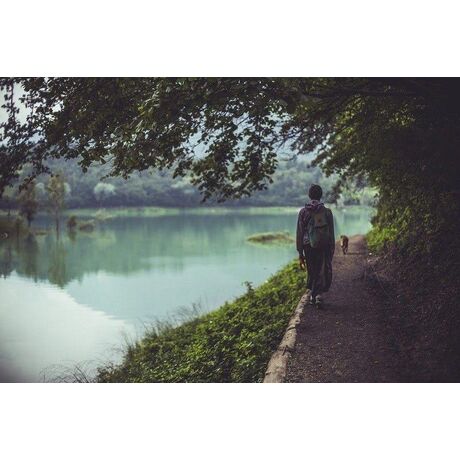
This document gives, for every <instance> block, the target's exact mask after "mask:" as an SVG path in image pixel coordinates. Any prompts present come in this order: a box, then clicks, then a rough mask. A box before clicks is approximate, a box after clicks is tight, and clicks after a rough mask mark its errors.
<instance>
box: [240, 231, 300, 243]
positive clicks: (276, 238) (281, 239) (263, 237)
mask: <svg viewBox="0 0 460 460" xmlns="http://www.w3.org/2000/svg"><path fill="white" fill-rule="evenodd" d="M247 240H248V241H249V242H250V243H257V244H292V243H293V242H294V241H295V240H294V238H292V236H290V235H289V232H268V233H256V234H254V235H251V236H248V238H247Z"/></svg>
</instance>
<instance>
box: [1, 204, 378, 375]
mask: <svg viewBox="0 0 460 460" xmlns="http://www.w3.org/2000/svg"><path fill="white" fill-rule="evenodd" d="M371 212H372V211H371V210H370V209H363V208H360V209H358V208H354V209H346V210H343V211H335V213H334V218H335V225H336V234H337V235H340V234H341V233H345V234H348V235H353V234H356V233H363V232H366V231H367V230H368V229H369V227H370V224H369V218H370V214H371ZM48 224H49V225H50V226H51V223H49V222H48V221H46V219H45V220H42V221H41V222H39V226H40V227H43V226H46V225H48ZM295 225H296V210H293V211H292V212H291V213H285V212H284V213H280V214H270V213H267V214H257V215H252V214H244V212H240V213H239V212H235V213H230V214H225V215H216V214H209V215H192V214H187V213H182V214H178V215H169V216H159V217H145V216H130V217H117V218H113V219H110V220H106V221H103V222H101V223H99V224H98V225H97V226H96V229H95V230H94V231H93V232H87V233H85V232H81V231H78V232H72V233H68V232H66V231H64V232H63V233H62V234H61V236H60V238H59V239H57V238H56V237H55V235H54V233H53V232H50V233H48V234H45V235H39V236H29V237H27V238H25V239H24V238H15V237H13V238H11V239H7V240H2V241H1V242H0V273H1V275H2V277H3V279H0V296H1V297H0V298H1V302H0V380H3V381H6V380H11V381H13V380H14V381H37V380H38V375H39V372H41V371H42V370H43V369H44V368H46V367H47V366H50V365H53V364H60V363H61V364H62V363H63V362H64V361H65V362H72V361H76V362H78V361H83V360H94V359H96V358H97V354H98V353H101V352H102V351H106V350H108V349H109V347H108V345H109V344H111V345H113V344H117V343H120V342H121V340H122V339H121V335H120V331H121V330H122V329H124V330H125V331H130V332H131V333H132V334H133V333H134V330H135V329H136V326H139V325H140V324H141V323H144V322H147V323H148V322H149V321H150V320H153V319H154V318H162V317H164V316H166V315H168V314H169V313H171V312H172V311H174V310H176V309H177V308H178V307H181V306H190V305H192V303H198V304H200V305H201V307H202V309H203V310H210V309H214V308H216V307H218V306H220V305H222V304H223V303H224V302H225V301H227V300H231V299H232V298H234V297H236V296H237V295H239V294H241V293H242V292H243V291H244V289H245V288H244V285H243V282H244V281H250V282H252V283H254V285H258V284H260V283H261V282H263V281H264V280H265V279H267V278H268V277H269V276H270V275H271V274H272V273H274V272H276V271H277V270H278V269H279V268H280V267H281V266H282V265H283V264H285V263H286V262H288V261H289V260H291V259H292V258H293V257H295V255H296V252H295V248H294V247H293V245H289V246H274V247H263V246H258V245H253V244H248V243H247V242H246V238H247V236H249V235H251V234H253V233H258V232H266V231H284V230H288V231H290V232H291V233H294V231H295ZM61 227H62V228H65V226H64V225H62V226H61Z"/></svg>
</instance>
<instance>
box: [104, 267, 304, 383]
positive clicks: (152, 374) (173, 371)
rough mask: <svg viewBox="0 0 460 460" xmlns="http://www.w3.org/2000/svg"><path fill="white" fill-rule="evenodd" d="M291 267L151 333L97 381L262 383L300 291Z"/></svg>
mask: <svg viewBox="0 0 460 460" xmlns="http://www.w3.org/2000/svg"><path fill="white" fill-rule="evenodd" d="M304 276H305V275H304V273H303V272H302V271H301V270H300V269H299V268H298V264H297V263H294V262H293V263H291V264H289V265H288V266H287V267H285V268H284V269H283V270H281V271H280V272H278V273H277V274H275V275H274V276H273V277H271V278H270V279H269V280H268V281H267V282H266V283H264V284H262V285H261V286H260V287H258V288H256V289H253V288H252V287H251V286H250V285H248V292H247V293H246V294H245V295H243V296H242V297H240V298H238V299H236V300H235V301H234V302H232V303H228V304H225V305H224V306H222V307H221V308H219V309H218V310H216V311H213V312H211V313H208V314H206V315H204V316H201V317H198V318H196V319H193V320H191V321H188V322H186V323H184V324H182V325H181V326H178V327H163V328H161V330H157V329H155V330H153V331H152V332H150V333H148V334H147V335H146V336H145V337H144V338H143V339H142V340H141V341H139V342H138V343H136V344H135V345H132V346H130V347H129V349H128V350H127V352H126V355H125V358H124V361H123V363H122V364H121V365H119V366H109V367H106V368H104V369H100V371H99V377H98V380H99V381H100V382H260V381H262V380H263V377H264V372H265V369H266V366H267V363H268V361H269V359H270V357H271V354H272V353H273V351H274V350H275V348H276V347H277V346H278V344H279V342H280V340H281V337H282V336H283V334H284V330H285V328H286V325H287V323H288V321H289V318H290V316H291V314H292V313H293V311H294V308H295V307H296V305H297V303H298V301H299V299H300V297H301V295H302V294H303V291H304Z"/></svg>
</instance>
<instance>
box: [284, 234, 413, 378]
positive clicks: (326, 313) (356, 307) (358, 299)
mask: <svg viewBox="0 0 460 460" xmlns="http://www.w3.org/2000/svg"><path fill="white" fill-rule="evenodd" d="M367 256H368V252H367V248H366V243H365V240H364V238H363V237H362V236H355V237H353V238H350V247H349V252H348V254H347V255H346V256H343V255H342V251H341V250H340V248H339V247H337V248H336V252H335V256H334V262H333V270H334V272H333V276H334V278H333V285H332V288H331V291H330V292H329V293H327V294H325V296H324V299H325V301H324V306H323V309H321V310H318V309H316V308H315V307H313V306H311V305H306V306H305V308H304V312H303V315H302V317H301V322H300V324H299V325H298V326H297V341H296V346H295V351H294V352H293V354H292V357H291V359H290V360H289V362H288V370H287V376H286V381H287V382H398V381H404V380H406V378H405V377H404V376H403V374H405V373H406V372H407V371H408V369H407V367H406V366H405V363H404V361H405V360H404V359H403V357H402V354H401V352H400V346H399V344H398V340H397V338H396V335H395V334H396V331H395V329H394V326H392V325H391V323H392V321H391V318H392V317H393V318H394V316H392V315H393V313H392V311H391V302H389V300H388V298H385V293H384V292H383V291H382V292H378V290H377V289H375V288H374V287H372V286H371V284H370V283H369V282H368V280H367V277H366V273H367V272H366V269H367ZM389 305H390V308H389Z"/></svg>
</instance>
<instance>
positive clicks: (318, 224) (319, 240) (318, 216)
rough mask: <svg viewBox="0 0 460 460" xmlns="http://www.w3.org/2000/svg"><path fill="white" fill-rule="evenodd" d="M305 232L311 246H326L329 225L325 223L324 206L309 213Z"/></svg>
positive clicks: (317, 247)
mask: <svg viewBox="0 0 460 460" xmlns="http://www.w3.org/2000/svg"><path fill="white" fill-rule="evenodd" d="M306 234H307V236H308V241H309V243H310V246H311V247H312V248H315V249H321V248H325V247H327V246H328V244H329V225H328V223H327V217H326V209H325V208H322V209H320V210H319V211H317V212H314V213H311V214H310V216H309V218H308V220H307V231H306Z"/></svg>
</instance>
